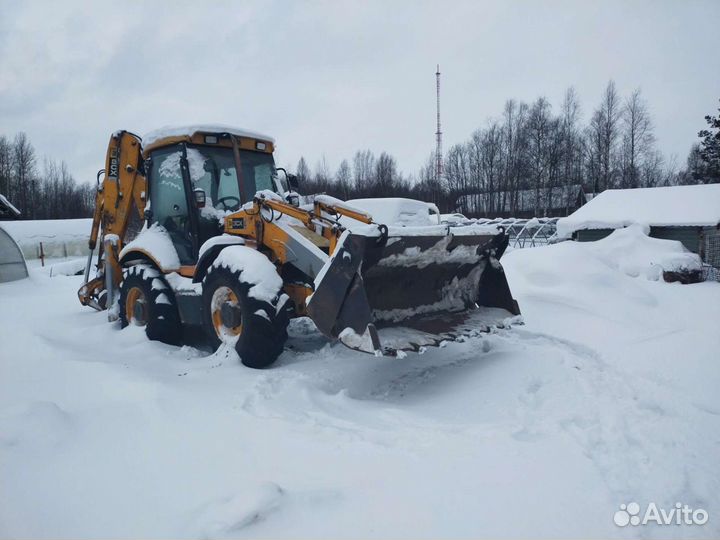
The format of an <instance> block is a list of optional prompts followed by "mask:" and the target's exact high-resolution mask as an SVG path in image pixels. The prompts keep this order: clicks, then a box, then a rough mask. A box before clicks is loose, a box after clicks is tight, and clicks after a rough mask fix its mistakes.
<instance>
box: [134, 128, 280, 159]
mask: <svg viewBox="0 0 720 540" xmlns="http://www.w3.org/2000/svg"><path fill="white" fill-rule="evenodd" d="M203 134H210V135H223V134H227V135H234V136H236V137H240V138H241V139H252V140H254V141H260V142H264V143H269V145H268V146H270V147H273V146H274V145H275V139H274V138H272V137H270V136H269V135H263V134H262V133H257V132H256V131H251V130H248V129H243V128H237V127H232V126H225V125H222V124H215V125H213V124H197V125H190V126H165V127H161V128H159V129H155V130H153V131H150V132H148V133H146V134H145V135H143V137H142V145H143V153H145V154H147V152H149V151H150V150H151V149H153V148H156V147H158V146H165V145H167V144H172V143H176V142H181V141H187V142H192V141H193V139H194V138H196V137H197V136H198V135H203Z"/></svg>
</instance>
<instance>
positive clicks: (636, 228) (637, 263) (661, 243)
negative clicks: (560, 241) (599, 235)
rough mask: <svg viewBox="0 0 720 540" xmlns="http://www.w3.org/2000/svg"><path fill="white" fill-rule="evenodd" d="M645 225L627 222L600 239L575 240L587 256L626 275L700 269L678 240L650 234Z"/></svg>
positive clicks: (655, 275)
mask: <svg viewBox="0 0 720 540" xmlns="http://www.w3.org/2000/svg"><path fill="white" fill-rule="evenodd" d="M649 232H650V231H649V227H647V226H643V225H637V224H635V225H630V226H629V227H626V228H624V229H618V230H616V231H614V232H613V233H612V234H610V235H609V236H607V237H605V238H603V239H602V240H597V241H595V242H582V243H578V245H579V246H580V247H581V249H584V250H585V251H586V252H587V253H588V255H589V256H594V257H597V258H598V259H599V260H601V261H603V262H604V263H605V264H607V265H608V266H609V267H610V268H613V269H615V270H618V271H620V272H622V273H623V274H627V275H628V276H630V277H638V276H642V277H644V278H646V279H650V280H653V281H657V280H658V279H661V278H662V277H663V273H664V272H674V273H690V272H699V271H700V270H701V269H702V261H701V260H700V257H699V256H698V255H697V254H695V253H692V252H691V251H688V249H687V248H685V246H683V245H682V242H677V241H675V240H662V239H659V238H650V237H649V236H648V234H649Z"/></svg>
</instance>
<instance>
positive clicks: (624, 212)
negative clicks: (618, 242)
mask: <svg viewBox="0 0 720 540" xmlns="http://www.w3.org/2000/svg"><path fill="white" fill-rule="evenodd" d="M633 223H639V224H641V225H646V226H649V228H650V236H651V237H654V238H662V239H666V240H678V241H680V242H682V243H683V245H684V246H685V247H686V248H687V249H689V250H690V251H692V252H694V253H697V254H699V255H700V257H701V258H702V259H703V261H704V262H705V263H706V264H709V265H711V266H714V267H715V268H720V184H703V185H695V186H669V187H656V188H637V189H609V190H607V191H604V192H602V193H599V194H598V195H596V196H595V197H594V198H593V199H592V200H591V201H589V202H588V203H587V204H585V205H584V206H582V207H581V208H579V209H578V210H576V211H575V212H573V214H572V215H570V216H568V217H565V218H562V219H560V220H558V223H557V233H558V236H559V237H560V238H574V239H576V240H579V241H581V242H585V241H592V240H599V239H601V238H605V237H606V236H608V235H609V234H610V233H611V232H612V231H613V230H615V229H620V228H623V227H627V226H628V225H630V224H633Z"/></svg>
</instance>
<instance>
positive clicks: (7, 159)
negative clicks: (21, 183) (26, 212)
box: [0, 135, 15, 200]
mask: <svg viewBox="0 0 720 540" xmlns="http://www.w3.org/2000/svg"><path fill="white" fill-rule="evenodd" d="M13 158H14V152H13V145H12V143H11V142H10V141H9V140H8V138H7V137H5V136H4V135H2V136H0V193H2V194H3V195H7V196H8V198H10V200H12V199H13V198H14V197H15V186H14V185H13V168H14V163H13Z"/></svg>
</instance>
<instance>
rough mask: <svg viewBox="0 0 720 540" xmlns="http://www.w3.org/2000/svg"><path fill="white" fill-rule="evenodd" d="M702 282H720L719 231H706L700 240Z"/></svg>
mask: <svg viewBox="0 0 720 540" xmlns="http://www.w3.org/2000/svg"><path fill="white" fill-rule="evenodd" d="M702 260H703V280H705V281H720V230H718V229H715V230H711V231H707V232H706V233H705V234H704V235H703V239H702Z"/></svg>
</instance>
